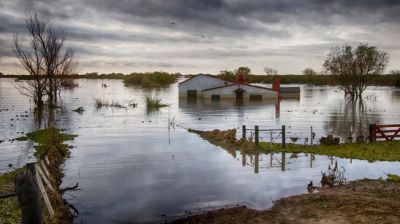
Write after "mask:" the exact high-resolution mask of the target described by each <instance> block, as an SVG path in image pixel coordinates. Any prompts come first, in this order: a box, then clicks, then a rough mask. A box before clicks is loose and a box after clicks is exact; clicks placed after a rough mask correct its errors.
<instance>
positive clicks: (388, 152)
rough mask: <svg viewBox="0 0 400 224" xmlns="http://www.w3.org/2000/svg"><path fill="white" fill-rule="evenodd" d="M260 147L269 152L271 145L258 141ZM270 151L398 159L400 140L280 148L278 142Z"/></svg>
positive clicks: (388, 159)
mask: <svg viewBox="0 0 400 224" xmlns="http://www.w3.org/2000/svg"><path fill="white" fill-rule="evenodd" d="M260 147H261V149H262V150H264V151H268V152H269V151H270V147H271V146H270V143H267V142H262V143H260ZM272 151H274V152H290V153H314V154H319V155H328V156H336V157H341V158H351V159H361V160H369V161H375V160H379V161H400V141H388V142H375V143H352V144H339V145H329V146H324V145H314V146H310V145H297V144H286V147H285V148H282V146H281V145H280V144H273V147H272Z"/></svg>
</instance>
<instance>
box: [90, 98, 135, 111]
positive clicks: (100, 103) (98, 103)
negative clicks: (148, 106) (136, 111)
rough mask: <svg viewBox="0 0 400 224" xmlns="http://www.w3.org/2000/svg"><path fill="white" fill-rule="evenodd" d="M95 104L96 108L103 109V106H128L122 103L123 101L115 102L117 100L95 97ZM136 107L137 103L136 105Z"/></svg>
mask: <svg viewBox="0 0 400 224" xmlns="http://www.w3.org/2000/svg"><path fill="white" fill-rule="evenodd" d="M94 105H95V107H96V109H101V108H102V107H107V108H108V107H115V108H127V107H126V106H124V105H122V104H121V103H118V102H115V101H111V103H110V102H108V101H103V100H101V99H97V98H96V99H94ZM134 107H136V105H135V106H134Z"/></svg>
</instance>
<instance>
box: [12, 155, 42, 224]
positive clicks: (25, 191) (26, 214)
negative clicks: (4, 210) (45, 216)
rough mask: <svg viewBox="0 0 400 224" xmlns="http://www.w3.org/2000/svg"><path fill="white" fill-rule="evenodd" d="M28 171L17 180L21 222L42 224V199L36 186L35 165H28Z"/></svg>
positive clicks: (19, 175)
mask: <svg viewBox="0 0 400 224" xmlns="http://www.w3.org/2000/svg"><path fill="white" fill-rule="evenodd" d="M26 166H27V168H28V171H27V172H24V173H21V174H18V175H17V177H16V180H15V191H16V192H17V197H18V203H19V205H20V207H21V215H22V217H21V221H22V223H24V224H40V223H42V207H41V197H40V192H39V189H38V186H37V184H36V178H35V176H36V175H35V174H36V168H35V163H28V164H27V165H26Z"/></svg>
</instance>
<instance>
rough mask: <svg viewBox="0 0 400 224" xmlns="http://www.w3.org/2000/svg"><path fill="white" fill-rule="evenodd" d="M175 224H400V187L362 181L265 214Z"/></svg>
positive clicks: (235, 212) (222, 213)
mask: <svg viewBox="0 0 400 224" xmlns="http://www.w3.org/2000/svg"><path fill="white" fill-rule="evenodd" d="M173 223H233V224H235V223H307V224H309V223H324V224H327V223H400V183H395V182H387V181H383V180H360V181H355V182H352V183H349V184H347V185H344V186H336V187H333V188H324V189H321V191H320V192H318V193H311V194H304V195H299V196H292V197H288V198H284V199H281V200H279V201H277V202H276V203H275V205H274V206H273V207H272V208H271V209H270V210H266V211H255V210H252V209H247V208H245V207H240V208H230V209H220V210H216V211H210V212H207V213H205V214H201V215H196V216H191V217H185V218H182V219H180V220H176V221H174V222H173Z"/></svg>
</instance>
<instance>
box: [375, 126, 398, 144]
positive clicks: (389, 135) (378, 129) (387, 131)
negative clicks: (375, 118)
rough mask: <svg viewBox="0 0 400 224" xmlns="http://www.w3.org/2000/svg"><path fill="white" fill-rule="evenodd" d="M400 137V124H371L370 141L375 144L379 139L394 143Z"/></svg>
mask: <svg viewBox="0 0 400 224" xmlns="http://www.w3.org/2000/svg"><path fill="white" fill-rule="evenodd" d="M399 137H400V124H370V125H369V141H370V142H375V141H376V140H377V139H385V140H386V141H392V140H394V139H395V138H399Z"/></svg>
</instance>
